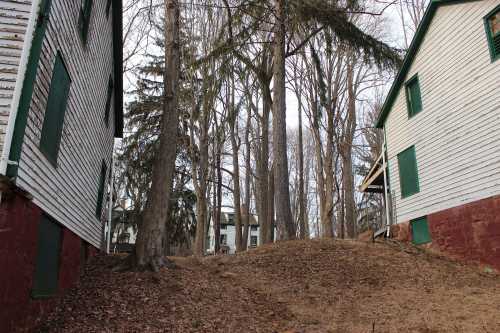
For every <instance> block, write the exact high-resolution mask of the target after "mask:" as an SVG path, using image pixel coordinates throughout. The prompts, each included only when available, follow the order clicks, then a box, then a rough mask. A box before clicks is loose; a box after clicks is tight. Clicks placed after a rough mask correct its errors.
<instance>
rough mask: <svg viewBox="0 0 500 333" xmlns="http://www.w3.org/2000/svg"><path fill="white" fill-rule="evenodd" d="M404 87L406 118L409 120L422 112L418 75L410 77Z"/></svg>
mask: <svg viewBox="0 0 500 333" xmlns="http://www.w3.org/2000/svg"><path fill="white" fill-rule="evenodd" d="M405 87H406V104H407V107H408V116H409V117H410V118H411V117H413V116H414V115H416V114H417V113H419V112H420V111H422V96H421V94H420V83H419V80H418V75H415V76H414V77H412V78H411V79H410V80H408V82H407V83H406V84H405Z"/></svg>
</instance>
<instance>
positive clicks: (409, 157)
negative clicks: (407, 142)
mask: <svg viewBox="0 0 500 333" xmlns="http://www.w3.org/2000/svg"><path fill="white" fill-rule="evenodd" d="M398 166H399V182H400V186H401V197H403V198H406V197H409V196H411V195H413V194H415V193H418V192H420V186H419V180H418V167H417V157H416V153H415V146H412V147H410V148H408V149H406V150H405V151H403V152H401V153H399V154H398Z"/></svg>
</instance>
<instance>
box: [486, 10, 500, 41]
mask: <svg viewBox="0 0 500 333" xmlns="http://www.w3.org/2000/svg"><path fill="white" fill-rule="evenodd" d="M488 22H489V24H490V29H491V33H492V34H493V36H495V35H496V34H498V33H500V12H498V13H496V14H494V15H493V16H492V17H490V18H489V20H488Z"/></svg>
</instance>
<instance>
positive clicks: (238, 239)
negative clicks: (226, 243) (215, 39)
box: [227, 77, 243, 252]
mask: <svg viewBox="0 0 500 333" xmlns="http://www.w3.org/2000/svg"><path fill="white" fill-rule="evenodd" d="M228 92H229V94H228V97H229V96H230V97H229V99H228V101H227V102H228V105H229V114H230V116H229V127H230V131H231V133H230V134H229V136H230V139H231V148H232V153H233V183H234V184H233V201H234V225H235V229H236V235H235V243H236V252H241V251H243V244H242V230H241V189H240V163H239V156H238V153H239V144H238V142H237V140H236V138H237V137H238V128H237V122H236V119H237V117H238V110H236V108H235V104H234V77H231V88H229V89H228Z"/></svg>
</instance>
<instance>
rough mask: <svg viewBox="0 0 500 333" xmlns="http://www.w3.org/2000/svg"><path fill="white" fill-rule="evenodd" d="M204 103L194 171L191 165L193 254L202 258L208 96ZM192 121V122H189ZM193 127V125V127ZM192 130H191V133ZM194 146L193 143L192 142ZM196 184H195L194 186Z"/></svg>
mask: <svg viewBox="0 0 500 333" xmlns="http://www.w3.org/2000/svg"><path fill="white" fill-rule="evenodd" d="M204 98H205V101H204V105H203V109H202V113H201V119H200V144H199V165H198V170H196V163H194V162H193V163H192V164H193V166H192V170H193V172H192V174H193V178H195V177H196V176H198V178H199V180H198V181H195V180H194V181H193V183H195V192H196V214H197V217H196V235H195V241H194V251H193V252H194V254H195V255H197V256H203V255H204V254H205V249H206V228H207V217H208V202H207V189H208V167H209V164H208V135H209V133H208V132H209V126H210V117H209V112H210V111H211V110H210V106H209V105H210V103H209V101H208V99H209V98H210V96H205V97H204ZM191 121H192V120H191ZM193 127H194V125H193ZM193 131H194V129H193V128H192V129H191V133H192V132H193ZM192 144H193V145H194V142H192ZM196 183H197V184H196Z"/></svg>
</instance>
